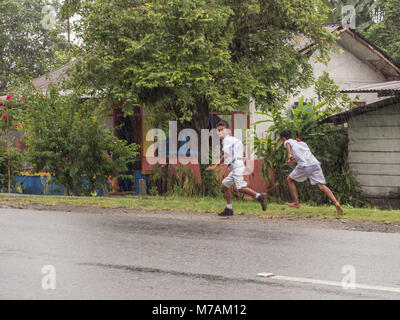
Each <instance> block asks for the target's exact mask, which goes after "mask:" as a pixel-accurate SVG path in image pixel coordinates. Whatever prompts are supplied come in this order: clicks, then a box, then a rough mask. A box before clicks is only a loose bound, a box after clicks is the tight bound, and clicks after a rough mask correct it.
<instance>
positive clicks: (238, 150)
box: [207, 120, 267, 216]
mask: <svg viewBox="0 0 400 320" xmlns="http://www.w3.org/2000/svg"><path fill="white" fill-rule="evenodd" d="M217 130H218V135H219V137H220V139H221V140H222V151H223V153H224V155H223V156H222V158H221V160H220V163H219V164H216V165H213V166H210V167H208V168H207V170H214V169H216V168H218V167H219V166H221V165H223V164H224V163H226V164H228V169H230V170H232V171H231V172H230V173H229V175H228V176H227V177H226V178H225V179H224V180H223V181H222V189H223V191H224V193H225V199H226V202H227V205H226V208H225V209H224V211H222V212H221V213H219V214H218V215H219V216H232V215H233V209H232V195H231V192H230V188H231V186H232V184H233V183H235V185H236V189H237V190H238V191H240V192H242V193H245V194H247V195H250V196H252V197H253V198H255V199H256V200H257V201H258V202H260V203H261V208H262V209H263V210H264V211H265V210H266V209H267V195H266V194H265V193H257V192H255V191H254V190H252V189H250V188H249V187H247V182H246V181H244V179H243V174H244V170H245V165H244V162H243V152H244V150H243V149H244V148H243V143H242V141H240V140H239V139H238V138H235V137H232V136H231V135H229V132H230V130H229V124H228V122H226V121H225V120H222V121H220V122H219V123H218V124H217Z"/></svg>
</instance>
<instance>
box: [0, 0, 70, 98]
mask: <svg viewBox="0 0 400 320" xmlns="http://www.w3.org/2000/svg"><path fill="white" fill-rule="evenodd" d="M60 2H61V0H52V1H50V0H2V1H1V2H0V95H2V94H4V93H5V90H6V88H7V87H8V86H9V85H10V80H11V78H12V77H14V76H24V77H28V76H30V77H37V76H41V75H43V74H45V73H46V72H48V71H50V70H51V69H52V68H53V67H54V66H55V65H57V63H58V60H57V51H63V50H67V48H68V44H67V43H66V40H65V37H63V36H62V35H61V32H63V28H64V27H63V25H61V24H60V23H59V21H58V20H56V24H55V29H53V30H50V29H46V28H44V27H43V23H42V21H44V20H43V19H45V18H46V15H47V14H48V12H46V11H44V13H42V10H43V8H44V7H45V6H46V5H52V6H53V7H54V9H56V10H58V8H59V3H60ZM45 24H46V25H47V24H48V21H47V22H46V23H45ZM62 62H64V61H62Z"/></svg>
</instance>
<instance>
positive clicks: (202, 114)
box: [190, 97, 209, 195]
mask: <svg viewBox="0 0 400 320" xmlns="http://www.w3.org/2000/svg"><path fill="white" fill-rule="evenodd" d="M196 100H197V101H196V109H195V112H194V115H193V117H192V121H191V122H190V125H191V128H192V129H194V130H195V131H196V132H197V136H198V137H199V142H200V144H201V143H208V140H207V141H201V130H202V129H208V116H209V109H208V103H207V102H205V101H203V100H202V99H201V98H200V97H199V98H198V99H196ZM201 158H202V152H201V145H199V148H198V161H199V166H200V177H201V180H202V181H205V180H206V179H204V178H205V174H206V170H205V169H206V168H207V167H208V165H207V164H201ZM201 186H202V194H203V195H206V194H207V186H206V184H205V183H202V184H201Z"/></svg>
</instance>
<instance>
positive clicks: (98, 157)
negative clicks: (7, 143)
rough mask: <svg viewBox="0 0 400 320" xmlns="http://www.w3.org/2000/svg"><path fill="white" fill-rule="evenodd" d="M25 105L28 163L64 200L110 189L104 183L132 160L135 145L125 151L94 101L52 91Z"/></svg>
mask: <svg viewBox="0 0 400 320" xmlns="http://www.w3.org/2000/svg"><path fill="white" fill-rule="evenodd" d="M25 99H26V101H27V103H28V105H29V113H27V120H26V129H27V134H28V140H27V145H28V151H27V157H28V160H29V161H31V163H32V167H33V168H34V170H36V171H39V170H48V171H49V172H50V173H51V174H52V176H53V177H54V184H56V185H58V186H62V187H64V189H65V190H66V193H67V194H68V195H69V194H72V195H91V194H92V193H93V192H95V191H96V190H99V189H102V188H103V187H104V186H107V187H108V188H110V184H109V183H108V178H113V179H114V178H117V177H119V174H118V172H123V171H126V170H127V164H128V163H129V162H132V161H133V159H134V157H135V156H136V155H137V149H138V148H137V145H135V144H131V145H127V143H126V142H125V141H122V140H119V139H117V138H116V137H115V136H114V135H113V133H112V132H111V131H110V130H108V129H107V128H106V127H105V124H104V120H103V119H104V116H103V114H102V112H101V111H100V109H99V108H97V107H96V104H95V102H94V101H93V100H86V101H81V99H79V98H76V97H73V96H62V95H61V94H60V91H59V89H58V88H57V87H56V86H54V85H51V86H50V87H49V91H48V93H47V95H44V96H43V95H42V94H41V93H31V94H30V95H29V96H28V95H26V96H25ZM124 178H127V176H124Z"/></svg>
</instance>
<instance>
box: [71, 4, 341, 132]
mask: <svg viewBox="0 0 400 320" xmlns="http://www.w3.org/2000/svg"><path fill="white" fill-rule="evenodd" d="M326 10H327V7H326V5H325V4H324V3H323V1H322V0H196V1H190V0H151V1H149V0H147V1H145V0H98V1H81V6H80V10H79V14H80V16H81V20H80V26H79V30H78V35H79V36H80V37H81V38H82V43H83V47H82V49H83V53H82V55H81V59H79V60H78V63H77V72H75V73H74V75H75V77H74V80H75V85H76V86H77V87H79V88H80V89H84V88H86V89H87V90H88V91H90V90H92V93H93V94H95V95H96V96H97V97H100V96H102V97H103V98H105V99H107V100H111V101H114V102H115V101H116V100H121V101H125V104H124V106H123V108H124V110H125V111H127V112H129V111H130V110H132V106H133V105H135V104H140V105H141V106H142V107H145V108H147V110H148V111H149V112H150V113H152V114H153V115H154V116H155V117H156V118H159V119H160V118H162V119H164V120H167V119H174V120H177V119H178V120H180V121H181V122H185V123H186V125H188V126H190V127H192V128H194V129H195V130H197V131H199V130H200V129H203V128H207V121H208V114H209V112H210V111H221V112H229V111H234V110H244V111H246V110H248V107H249V100H250V98H254V99H255V101H256V106H257V108H258V109H260V110H267V109H268V108H271V106H272V105H278V104H280V103H281V102H283V100H284V99H285V97H286V96H287V94H291V93H294V92H295V91H296V90H297V89H298V88H299V87H307V86H309V85H310V83H311V80H312V67H311V66H310V61H309V58H308V57H306V56H304V55H302V54H301V53H299V51H298V50H297V49H296V48H295V45H296V44H297V43H296V41H297V42H299V41H300V40H301V39H304V38H309V39H310V40H312V42H313V43H314V44H315V45H316V46H318V49H319V53H320V58H321V59H325V58H327V54H328V51H329V48H330V46H329V43H330V42H331V41H332V40H333V38H334V36H333V35H332V34H331V33H330V32H329V31H328V30H326V29H325V28H323V27H322V24H323V22H324V21H325V19H326V16H325V13H326ZM110 105H112V104H110Z"/></svg>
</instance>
